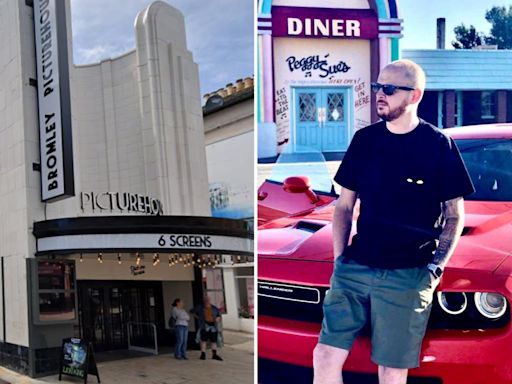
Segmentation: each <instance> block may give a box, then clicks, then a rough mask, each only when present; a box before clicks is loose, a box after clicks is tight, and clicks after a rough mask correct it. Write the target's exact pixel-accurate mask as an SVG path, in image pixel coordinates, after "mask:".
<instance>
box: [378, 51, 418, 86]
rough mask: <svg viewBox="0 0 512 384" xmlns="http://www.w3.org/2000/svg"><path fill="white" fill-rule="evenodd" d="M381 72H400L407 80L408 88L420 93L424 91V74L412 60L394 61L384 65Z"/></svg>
mask: <svg viewBox="0 0 512 384" xmlns="http://www.w3.org/2000/svg"><path fill="white" fill-rule="evenodd" d="M382 70H383V71H384V70H392V71H400V72H401V73H402V74H403V75H404V76H405V78H406V79H407V82H408V83H409V84H408V85H409V86H411V87H414V88H418V89H420V90H422V91H424V90H425V82H426V80H425V72H424V71H423V69H422V68H421V67H420V66H419V65H418V64H416V63H415V62H414V61H412V60H406V59H401V60H396V61H393V62H391V63H389V64H388V65H386V66H385V67H384V68H383V69H382Z"/></svg>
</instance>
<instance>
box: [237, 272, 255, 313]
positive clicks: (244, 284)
mask: <svg viewBox="0 0 512 384" xmlns="http://www.w3.org/2000/svg"><path fill="white" fill-rule="evenodd" d="M236 281H237V287H238V294H239V297H240V307H239V308H238V316H239V317H242V318H248V319H254V268H253V267H241V268H237V269H236Z"/></svg>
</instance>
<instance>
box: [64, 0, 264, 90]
mask: <svg viewBox="0 0 512 384" xmlns="http://www.w3.org/2000/svg"><path fill="white" fill-rule="evenodd" d="M164 1H166V2H167V3H169V4H171V5H172V6H174V7H176V8H178V9H179V10H180V11H181V12H182V13H183V15H184V16H185V25H186V29H187V44H188V48H189V50H190V51H191V52H192V54H193V56H194V61H195V62H196V63H197V64H199V77H200V86H201V96H202V95H204V94H205V93H209V92H213V91H216V90H217V89H219V88H223V87H224V86H225V85H226V84H227V83H234V82H235V81H236V80H237V79H240V78H245V77H248V76H252V75H253V74H254V69H253V67H254V65H253V64H254V62H253V1H252V0H215V1H204V0H164ZM150 3H152V0H108V1H105V0H71V20H72V29H73V60H74V63H75V64H88V63H94V62H99V61H100V60H102V59H106V58H110V57H116V56H118V55H120V54H122V53H124V52H127V51H129V50H131V49H133V48H135V32H134V27H133V24H134V21H135V17H136V16H137V13H138V12H139V11H141V10H143V9H144V8H145V7H146V6H147V5H148V4H150Z"/></svg>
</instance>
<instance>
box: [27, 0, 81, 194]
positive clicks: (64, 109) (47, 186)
mask: <svg viewBox="0 0 512 384" xmlns="http://www.w3.org/2000/svg"><path fill="white" fill-rule="evenodd" d="M34 29H35V42H36V67H37V96H38V106H39V147H40V154H41V195H42V197H41V198H42V200H43V201H50V200H55V199H59V198H63V197H68V196H73V195H74V192H75V191H74V179H73V147H72V140H71V107H70V97H69V69H68V52H67V48H68V47H67V32H66V11H65V0H34Z"/></svg>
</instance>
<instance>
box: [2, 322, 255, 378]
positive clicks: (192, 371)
mask: <svg viewBox="0 0 512 384" xmlns="http://www.w3.org/2000/svg"><path fill="white" fill-rule="evenodd" d="M223 336H224V343H225V345H224V348H222V349H221V350H219V355H220V356H222V358H223V359H224V361H216V360H212V359H211V352H210V351H208V354H207V359H206V360H204V361H203V360H199V354H200V352H199V351H189V353H188V358H189V360H176V359H174V356H173V355H172V354H171V353H163V354H160V355H158V356H144V357H132V358H128V359H122V360H114V361H106V362H99V363H98V371H99V374H100V379H101V383H102V384H114V383H116V384H118V383H123V384H125V383H130V384H143V383H144V384H189V383H190V384H192V383H193V384H203V383H204V384H215V383H219V384H220V383H222V384H252V383H254V338H253V335H252V334H248V333H242V332H234V331H228V330H224V331H223ZM2 380H3V381H2ZM87 381H88V383H91V384H94V383H97V379H96V377H95V376H89V377H88V379H87ZM7 383H8V384H45V383H63V384H77V383H83V380H80V379H79V378H74V377H69V376H62V381H59V375H53V376H47V377H42V378H38V379H31V378H29V377H27V376H23V375H20V374H18V373H16V372H13V371H10V370H8V369H5V368H3V367H0V384H7Z"/></svg>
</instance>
